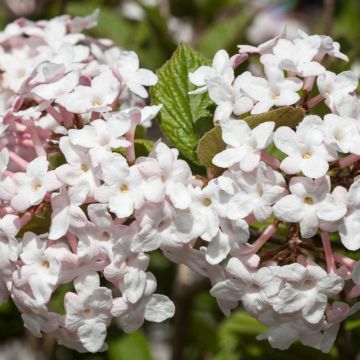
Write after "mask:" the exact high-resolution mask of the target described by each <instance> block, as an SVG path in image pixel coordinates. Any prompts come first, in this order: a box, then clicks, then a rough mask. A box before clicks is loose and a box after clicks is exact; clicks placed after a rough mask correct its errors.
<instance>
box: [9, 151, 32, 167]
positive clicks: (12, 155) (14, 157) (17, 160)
mask: <svg viewBox="0 0 360 360" xmlns="http://www.w3.org/2000/svg"><path fill="white" fill-rule="evenodd" d="M9 157H10V159H11V160H12V161H13V162H14V163H15V164H16V165H17V166H18V167H19V168H20V169H21V170H26V168H27V166H28V164H29V163H28V162H27V161H26V160H24V159H23V158H22V157H20V156H19V155H17V154H15V153H14V152H13V151H9Z"/></svg>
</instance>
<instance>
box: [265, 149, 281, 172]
mask: <svg viewBox="0 0 360 360" xmlns="http://www.w3.org/2000/svg"><path fill="white" fill-rule="evenodd" d="M261 160H262V161H263V162H264V163H266V164H268V165H270V166H271V167H272V168H273V169H274V170H277V169H278V168H279V166H280V161H279V160H278V159H275V158H274V157H273V156H271V155H270V154H268V153H267V152H266V151H265V150H261Z"/></svg>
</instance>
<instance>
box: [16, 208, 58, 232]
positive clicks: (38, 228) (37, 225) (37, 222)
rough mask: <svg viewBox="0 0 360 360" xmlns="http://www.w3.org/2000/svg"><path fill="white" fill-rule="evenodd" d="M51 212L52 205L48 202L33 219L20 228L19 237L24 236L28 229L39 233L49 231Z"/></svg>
mask: <svg viewBox="0 0 360 360" xmlns="http://www.w3.org/2000/svg"><path fill="white" fill-rule="evenodd" d="M51 213H52V209H51V205H50V204H46V205H45V206H44V207H43V209H42V210H41V211H40V212H39V213H38V214H35V215H34V216H33V217H32V219H31V220H30V221H29V222H28V223H27V224H26V225H24V226H23V227H22V228H21V229H20V231H19V233H18V235H17V237H20V238H21V237H23V236H24V234H25V233H26V232H27V231H31V232H33V233H35V234H37V235H41V234H45V233H47V232H49V227H50V223H51Z"/></svg>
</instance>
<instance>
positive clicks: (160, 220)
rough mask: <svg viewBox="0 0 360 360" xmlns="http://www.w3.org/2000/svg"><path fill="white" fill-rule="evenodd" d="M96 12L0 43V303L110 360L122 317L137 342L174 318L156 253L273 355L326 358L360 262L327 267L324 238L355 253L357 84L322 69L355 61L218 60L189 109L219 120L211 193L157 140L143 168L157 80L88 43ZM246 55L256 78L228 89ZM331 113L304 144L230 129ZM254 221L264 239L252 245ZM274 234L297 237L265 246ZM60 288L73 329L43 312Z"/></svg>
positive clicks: (13, 31) (358, 284)
mask: <svg viewBox="0 0 360 360" xmlns="http://www.w3.org/2000/svg"><path fill="white" fill-rule="evenodd" d="M96 15H97V14H96V13H94V14H92V15H90V16H88V17H85V18H70V17H68V16H62V17H58V18H55V19H52V20H49V21H38V22H35V23H33V22H30V21H27V20H24V19H20V20H18V21H16V22H15V23H12V24H10V25H8V26H7V27H6V29H5V30H4V31H3V32H1V33H0V51H1V53H2V54H1V63H0V66H1V71H2V77H1V81H0V86H1V102H0V114H1V125H0V129H1V130H0V133H1V141H0V144H1V151H0V200H1V208H0V213H1V219H0V229H1V234H0V248H1V251H0V301H1V302H3V301H6V300H7V299H8V298H9V296H11V298H12V300H13V301H14V302H15V304H16V305H17V307H18V308H19V310H20V311H21V314H22V318H23V321H24V324H25V326H26V327H27V328H28V329H29V330H30V331H31V332H32V333H33V334H35V335H36V336H41V335H42V333H49V334H51V335H52V336H54V337H55V338H56V339H57V341H58V342H59V343H61V344H64V345H66V346H68V347H71V348H74V349H76V350H78V351H80V352H83V351H90V352H97V351H102V350H105V349H106V343H105V340H106V332H107V327H108V326H109V324H110V322H111V321H112V319H113V318H116V319H117V322H118V323H119V324H120V326H121V328H122V329H123V330H124V331H126V332H131V331H135V330H136V329H138V328H139V327H140V326H141V325H142V324H143V322H144V320H149V321H155V322H160V321H163V320H165V319H167V318H169V317H171V316H172V315H173V314H174V311H175V309H174V305H173V303H172V302H171V301H170V300H169V299H168V297H166V296H165V295H160V294H156V293H155V291H156V286H157V284H156V279H155V277H154V275H153V274H152V273H151V272H149V271H148V265H149V254H148V253H149V252H151V251H154V250H158V249H159V250H160V251H162V253H163V254H164V255H165V256H166V257H167V258H168V259H170V260H171V261H173V262H174V263H177V264H185V265H187V266H188V267H190V268H191V269H192V270H194V271H195V272H197V273H199V274H201V275H202V276H205V277H207V278H209V279H210V282H211V284H212V289H211V294H212V295H213V296H215V297H216V299H217V301H218V304H219V306H220V307H221V309H222V310H223V312H224V313H225V314H230V312H231V310H232V309H235V308H236V307H237V306H238V303H239V301H241V303H242V304H243V306H244V307H245V309H246V310H247V311H248V312H249V313H250V314H252V315H253V316H255V317H256V318H257V319H259V320H260V321H261V322H262V323H264V324H266V325H268V327H269V331H268V332H267V333H266V334H263V335H261V336H260V338H267V339H269V341H270V343H271V344H272V345H273V346H274V347H277V348H281V349H285V348H287V347H288V346H290V345H291V343H292V342H294V341H296V340H300V341H302V342H303V343H304V344H307V345H310V346H313V347H316V348H319V349H321V350H323V351H328V350H329V349H330V347H331V346H332V344H333V342H334V340H335V337H336V334H337V331H338V329H339V326H340V323H341V321H342V320H344V319H345V318H346V317H348V316H350V315H351V314H353V313H354V312H355V311H356V310H357V309H358V307H359V306H358V305H357V304H355V305H353V306H350V305H349V304H347V303H344V302H339V301H332V300H333V299H335V300H336V298H335V296H336V295H337V294H339V293H340V292H341V291H343V289H344V283H345V281H349V282H351V281H352V282H353V283H354V286H353V287H352V289H351V291H350V293H349V294H348V295H349V296H351V297H356V296H358V295H360V291H359V289H360V265H359V263H356V262H355V261H354V260H352V259H350V258H347V257H345V256H343V255H341V254H339V253H335V254H333V252H332V249H331V244H330V235H329V233H332V234H331V235H332V236H333V235H334V236H335V238H336V236H337V235H339V239H341V242H342V243H343V245H344V246H345V247H346V248H347V249H349V250H358V249H359V248H360V235H359V233H360V232H359V231H358V228H359V219H360V217H359V214H360V197H359V194H360V191H359V190H358V188H359V186H360V178H357V177H356V176H357V173H358V171H359V165H360V163H359V159H360V148H359V145H358V144H359V143H360V141H359V138H360V127H359V124H360V111H359V109H360V101H359V100H358V98H357V97H356V95H355V93H354V91H355V89H356V87H357V80H356V78H355V76H354V74H352V73H351V72H343V73H341V74H338V75H336V74H333V73H332V72H329V71H326V70H325V68H324V67H323V65H321V64H320V61H321V60H322V59H323V58H324V57H325V55H328V56H336V57H339V58H342V59H344V60H346V56H345V55H343V54H342V53H341V52H340V51H339V45H338V44H337V43H334V42H333V41H332V39H330V38H328V37H321V36H308V35H306V34H304V33H301V34H300V37H299V38H297V39H295V40H293V41H289V40H287V39H286V38H284V36H282V37H277V38H275V39H273V40H271V41H269V42H267V43H265V44H263V45H260V46H259V47H257V48H255V47H250V46H240V51H239V54H236V55H235V56H233V57H231V58H230V57H229V56H228V54H227V53H226V52H225V51H224V50H220V51H219V52H218V53H217V54H216V56H215V58H214V60H213V64H212V66H211V67H210V66H202V67H200V68H199V69H198V70H196V71H195V72H193V73H191V74H189V77H190V81H191V82H192V83H193V84H194V85H196V86H198V89H197V90H195V91H193V93H194V94H193V95H191V96H198V95H196V94H199V93H204V92H207V91H208V93H209V96H210V98H211V99H212V100H213V102H214V103H215V104H216V105H217V108H216V111H215V114H214V121H215V124H216V126H220V128H221V131H222V139H223V142H224V144H225V145H226V148H225V149H224V151H222V152H220V153H218V154H216V155H215V157H214V158H213V163H214V165H216V166H217V167H218V170H219V168H222V169H223V170H224V169H226V170H224V171H223V172H222V173H221V172H219V173H218V175H219V176H217V177H213V178H211V179H205V178H202V177H199V176H193V174H192V171H191V169H190V166H189V165H188V163H187V162H186V161H184V160H182V159H179V153H178V151H177V150H176V149H170V148H169V147H168V146H167V145H166V144H165V143H163V142H161V141H158V142H157V143H155V145H154V147H153V149H152V151H151V152H150V154H149V155H148V156H146V157H137V158H136V154H135V130H136V128H137V126H143V127H148V126H149V125H150V124H151V120H152V119H153V118H155V116H156V115H157V114H158V112H159V111H160V110H161V105H157V106H146V101H145V99H146V98H147V96H148V93H147V90H146V86H151V85H154V84H155V83H156V82H157V77H156V75H155V74H153V73H152V72H151V71H149V70H146V69H142V68H139V59H138V57H137V55H136V54H135V53H134V52H130V51H125V50H123V49H120V48H118V47H116V46H114V44H113V43H112V42H111V41H109V40H104V39H102V40H96V39H93V38H90V37H89V36H86V35H84V34H83V33H82V30H84V29H88V28H90V27H92V26H94V25H95V24H96ZM249 54H258V55H260V62H261V63H262V64H263V66H264V71H262V70H260V69H259V70H258V73H257V74H253V73H250V72H244V73H242V74H240V75H239V76H237V77H235V69H236V67H237V66H238V65H240V64H241V63H243V62H244V61H246V60H247V58H248V55H249ZM315 81H317V88H318V90H319V94H318V95H315V96H314V97H313V98H310V99H309V96H308V95H309V94H310V93H311V92H312V91H315V90H314V89H313V88H314V85H315ZM323 100H325V103H326V105H327V106H328V108H329V109H330V113H329V114H328V115H326V116H325V118H324V119H321V118H320V117H319V116H316V115H307V116H305V117H304V119H303V120H302V121H301V122H300V123H299V124H298V126H297V128H296V131H294V130H293V129H291V128H290V127H289V126H281V127H277V128H276V129H275V127H276V125H277V124H276V121H275V122H272V121H266V122H262V123H260V124H259V125H258V126H256V127H253V128H250V127H249V124H248V123H247V122H246V121H245V120H240V119H239V118H237V117H239V116H240V115H244V114H246V113H249V112H250V113H251V114H260V113H264V112H267V111H268V110H270V109H272V108H273V107H284V106H293V107H294V108H295V107H302V108H303V109H305V110H306V111H309V112H310V109H311V108H312V107H314V106H315V105H316V104H317V103H319V102H321V101H323ZM275 120H276V119H275ZM275 147H276V148H277V149H278V150H280V151H277V152H276V153H275V152H274V151H272V152H271V149H274V148H275ZM280 152H281V155H279V159H277V158H275V157H273V155H274V154H280ZM46 214H51V215H49V217H48V219H47V220H48V222H46V221H45V222H44V221H43V222H41V226H38V225H39V224H38V223H37V221H38V218H39V217H42V218H45V219H46ZM259 223H260V224H262V225H265V226H266V228H265V230H264V231H263V232H262V233H260V234H259V237H258V238H257V240H255V242H249V240H250V238H251V236H253V235H254V234H255V233H256V232H258V231H259V226H258V224H259ZM278 230H279V232H280V231H282V232H283V233H284V232H286V230H288V231H287V232H286V234H288V238H287V237H285V241H282V240H281V241H280V243H279V242H278V244H277V246H275V247H272V248H271V249H268V246H269V243H267V244H266V245H265V243H266V242H268V241H269V240H271V239H272V237H273V235H275V233H276V232H277V231H278ZM318 233H320V235H321V239H322V244H323V247H320V248H319V247H316V246H315V245H314V244H313V242H312V240H311V238H314V241H315V240H316V239H317V234H318ZM250 235H251V236H250ZM339 241H340V240H339ZM269 242H270V241H269ZM323 264H326V266H327V271H325V270H324V269H323V267H322V266H323ZM59 289H65V292H66V294H65V297H64V313H63V314H60V313H55V312H54V311H53V310H52V306H51V305H52V303H51V302H52V299H53V294H54V293H55V292H56V291H58V290H59Z"/></svg>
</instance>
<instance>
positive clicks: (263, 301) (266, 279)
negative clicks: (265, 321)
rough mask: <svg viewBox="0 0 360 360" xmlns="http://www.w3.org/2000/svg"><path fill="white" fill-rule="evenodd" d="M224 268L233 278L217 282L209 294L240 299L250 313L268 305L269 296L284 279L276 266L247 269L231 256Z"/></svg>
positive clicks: (277, 291) (278, 288) (279, 286)
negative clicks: (252, 270) (254, 269)
mask: <svg viewBox="0 0 360 360" xmlns="http://www.w3.org/2000/svg"><path fill="white" fill-rule="evenodd" d="M226 270H227V271H228V272H229V273H230V274H231V275H232V276H233V278H230V279H227V280H224V281H221V282H219V283H217V284H216V285H215V286H214V287H213V288H212V289H211V290H210V293H211V295H213V296H215V297H217V298H220V299H225V300H230V301H234V300H237V301H239V300H241V301H242V303H243V305H244V307H245V308H246V310H247V311H249V312H250V313H251V314H254V315H256V314H258V313H259V312H260V311H262V310H264V309H265V308H266V307H268V306H269V303H270V298H272V297H275V296H276V295H277V294H278V293H279V291H280V290H281V289H282V288H283V285H284V281H283V280H282V279H281V278H280V277H279V276H278V267H276V266H267V267H263V268H260V269H259V270H257V271H254V272H251V271H249V270H248V269H247V268H246V267H245V266H244V264H243V263H242V262H241V261H240V260H239V259H237V258H231V259H230V260H229V263H228V265H227V267H226Z"/></svg>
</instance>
